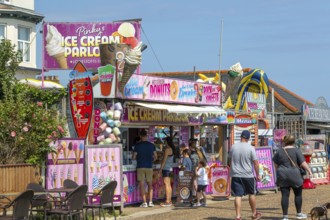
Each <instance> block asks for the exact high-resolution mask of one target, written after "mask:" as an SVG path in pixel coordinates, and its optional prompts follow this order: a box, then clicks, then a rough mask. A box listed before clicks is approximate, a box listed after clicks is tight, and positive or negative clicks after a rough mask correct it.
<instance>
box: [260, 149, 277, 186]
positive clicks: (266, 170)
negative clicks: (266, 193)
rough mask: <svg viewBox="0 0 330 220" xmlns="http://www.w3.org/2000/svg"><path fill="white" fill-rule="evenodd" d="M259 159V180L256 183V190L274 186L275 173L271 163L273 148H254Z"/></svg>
mask: <svg viewBox="0 0 330 220" xmlns="http://www.w3.org/2000/svg"><path fill="white" fill-rule="evenodd" d="M256 155H257V158H258V161H259V175H260V176H261V181H260V182H258V183H257V188H258V190H262V189H273V188H276V181H275V180H276V174H275V169H274V164H273V160H272V159H273V150H272V148H271V147H258V148H256Z"/></svg>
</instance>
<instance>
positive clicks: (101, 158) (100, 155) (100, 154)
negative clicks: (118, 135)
mask: <svg viewBox="0 0 330 220" xmlns="http://www.w3.org/2000/svg"><path fill="white" fill-rule="evenodd" d="M99 158H100V162H102V161H103V157H102V152H100V153H99Z"/></svg>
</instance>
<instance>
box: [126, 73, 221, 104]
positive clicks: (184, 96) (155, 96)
mask: <svg viewBox="0 0 330 220" xmlns="http://www.w3.org/2000/svg"><path fill="white" fill-rule="evenodd" d="M124 96H125V97H126V98H127V99H137V100H145V101H158V102H170V103H186V104H195V105H216V106H218V105H219V104H220V97H221V88H220V86H219V85H210V84H204V83H196V82H192V81H185V80H178V79H167V78H160V77H152V76H146V75H139V74H133V75H132V76H131V78H130V79H129V81H128V82H127V84H126V85H125V88H124Z"/></svg>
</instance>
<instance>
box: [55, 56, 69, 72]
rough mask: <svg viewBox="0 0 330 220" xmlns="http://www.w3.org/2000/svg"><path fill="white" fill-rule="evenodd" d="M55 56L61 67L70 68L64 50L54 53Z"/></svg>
mask: <svg viewBox="0 0 330 220" xmlns="http://www.w3.org/2000/svg"><path fill="white" fill-rule="evenodd" d="M53 58H54V59H55V60H56V62H57V64H58V65H59V67H60V68H61V69H68V61H67V59H66V57H65V54H64V52H63V53H59V54H55V55H53Z"/></svg>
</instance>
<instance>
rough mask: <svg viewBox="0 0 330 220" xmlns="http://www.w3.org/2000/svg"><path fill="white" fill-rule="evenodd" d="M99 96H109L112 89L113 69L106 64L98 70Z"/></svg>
mask: <svg viewBox="0 0 330 220" xmlns="http://www.w3.org/2000/svg"><path fill="white" fill-rule="evenodd" d="M98 73H99V79H100V89H101V95H103V96H109V95H110V93H111V88H112V80H113V77H114V75H115V68H114V67H113V66H112V65H110V64H108V65H105V66H101V67H99V68H98Z"/></svg>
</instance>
